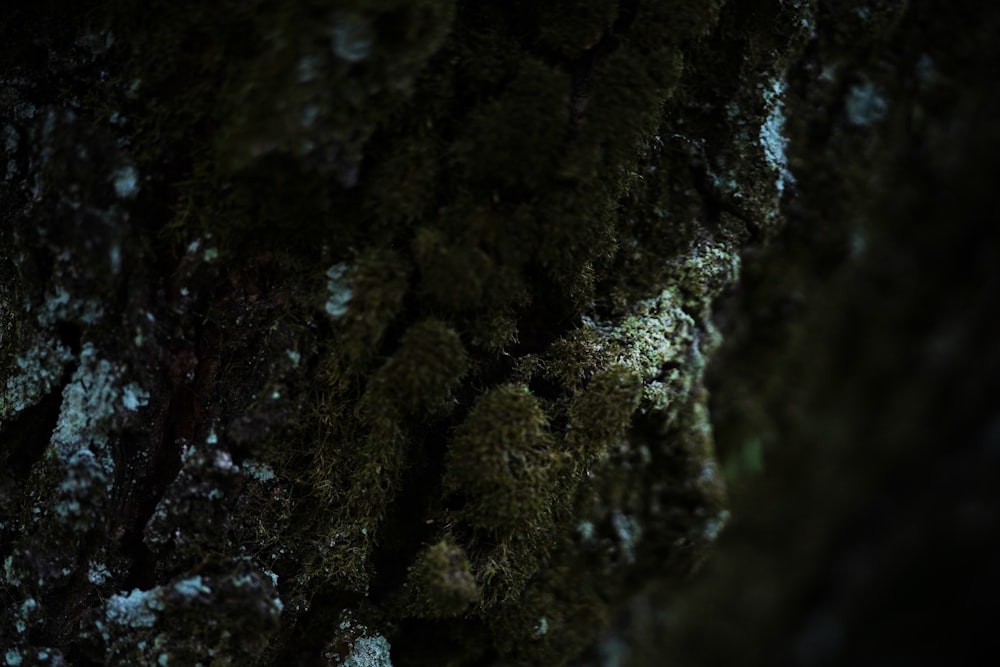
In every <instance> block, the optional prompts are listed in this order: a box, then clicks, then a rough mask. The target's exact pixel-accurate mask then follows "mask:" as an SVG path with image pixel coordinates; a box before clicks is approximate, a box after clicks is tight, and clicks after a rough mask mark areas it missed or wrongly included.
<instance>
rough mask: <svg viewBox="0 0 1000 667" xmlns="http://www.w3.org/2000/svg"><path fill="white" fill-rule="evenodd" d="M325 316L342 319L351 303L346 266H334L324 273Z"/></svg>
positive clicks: (341, 263) (351, 294) (339, 264)
mask: <svg viewBox="0 0 1000 667" xmlns="http://www.w3.org/2000/svg"><path fill="white" fill-rule="evenodd" d="M326 290H327V299H326V314H327V315H329V316H330V317H333V318H339V317H343V316H344V315H345V314H346V313H347V307H348V305H349V304H350V302H351V297H352V296H353V293H352V291H351V285H350V282H349V281H348V279H347V265H346V264H344V263H343V262H340V263H338V264H334V265H333V266H331V267H330V268H329V269H328V270H327V272H326Z"/></svg>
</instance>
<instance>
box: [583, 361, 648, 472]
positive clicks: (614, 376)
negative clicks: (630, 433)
mask: <svg viewBox="0 0 1000 667" xmlns="http://www.w3.org/2000/svg"><path fill="white" fill-rule="evenodd" d="M641 396H642V384H641V381H640V379H639V377H638V376H637V375H636V374H635V373H634V372H632V371H630V370H629V369H628V368H626V367H624V366H615V367H612V368H610V369H608V370H606V371H602V372H600V373H598V374H596V375H595V376H594V377H593V378H592V379H591V380H590V382H589V383H588V384H587V387H586V389H584V390H583V391H582V392H580V394H579V395H578V396H576V397H574V399H573V402H572V403H570V407H569V429H570V431H569V433H568V434H567V438H566V439H567V444H568V445H570V446H571V447H573V448H574V449H576V450H578V451H579V452H580V453H581V454H583V455H584V457H591V456H594V455H596V454H599V453H600V452H602V451H604V450H606V449H607V448H608V447H609V446H610V445H612V444H613V443H614V442H615V441H616V440H617V439H619V438H622V437H623V436H624V435H625V432H626V429H627V428H628V426H629V422H630V421H631V418H632V413H633V412H635V410H636V408H637V407H638V406H639V400H640V398H641ZM584 460H586V458H585V459H584Z"/></svg>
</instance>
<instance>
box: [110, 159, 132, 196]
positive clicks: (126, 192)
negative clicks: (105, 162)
mask: <svg viewBox="0 0 1000 667" xmlns="http://www.w3.org/2000/svg"><path fill="white" fill-rule="evenodd" d="M111 178H112V182H113V183H114V186H115V194H116V195H118V196H119V197H121V198H122V199H134V198H135V196H136V195H137V194H138V193H139V172H138V171H136V169H135V167H133V166H132V165H124V166H122V167H119V168H118V169H116V170H115V171H114V173H113V174H112V175H111Z"/></svg>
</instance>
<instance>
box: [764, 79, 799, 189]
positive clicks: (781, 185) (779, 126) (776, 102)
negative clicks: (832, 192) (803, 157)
mask: <svg viewBox="0 0 1000 667" xmlns="http://www.w3.org/2000/svg"><path fill="white" fill-rule="evenodd" d="M784 94H785V82H784V81H783V80H781V79H774V80H773V81H772V82H771V86H770V88H765V89H764V105H765V108H766V109H767V118H765V119H764V122H763V123H761V126H760V145H761V147H762V148H763V149H764V157H765V158H766V159H767V164H768V165H769V166H770V167H771V169H773V170H774V171H775V173H776V178H775V181H774V186H775V188H776V189H777V191H778V196H779V197H780V196H781V194H782V193H783V192H784V191H785V186H786V185H790V184H792V183H794V182H795V177H794V176H793V175H792V172H791V171H789V169H788V153H787V151H788V137H787V136H785V102H784Z"/></svg>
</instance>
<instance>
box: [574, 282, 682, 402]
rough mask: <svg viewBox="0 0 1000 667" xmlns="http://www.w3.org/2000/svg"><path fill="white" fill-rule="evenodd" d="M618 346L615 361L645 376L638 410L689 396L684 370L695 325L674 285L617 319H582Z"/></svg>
mask: <svg viewBox="0 0 1000 667" xmlns="http://www.w3.org/2000/svg"><path fill="white" fill-rule="evenodd" d="M584 325H585V326H590V327H592V328H594V329H596V330H597V331H598V332H599V333H600V335H601V336H602V337H603V338H605V339H606V341H607V344H610V345H611V346H612V349H614V350H616V351H617V359H616V361H617V362H619V363H621V364H624V365H625V366H626V367H628V368H629V369H631V370H633V371H635V372H636V373H637V374H638V375H639V376H640V377H641V378H642V380H643V393H642V403H641V404H640V410H641V411H642V412H649V411H657V412H666V411H668V409H669V408H670V407H671V405H672V404H675V402H676V401H677V399H678V398H680V397H682V396H684V395H687V394H688V393H689V392H690V389H691V386H692V380H693V378H692V376H691V374H690V373H689V372H687V370H686V368H687V367H688V366H689V360H690V359H691V357H692V354H693V351H694V348H695V346H696V345H697V340H698V335H697V332H696V328H697V325H696V323H695V321H694V319H693V318H692V317H691V315H689V314H688V313H687V312H685V310H684V308H683V306H682V300H681V298H680V296H679V295H678V293H677V290H676V288H674V287H670V288H668V289H666V290H664V291H663V292H661V293H660V294H659V295H658V296H656V297H653V298H652V299H647V300H644V301H641V302H639V303H638V304H637V305H636V307H635V308H634V310H633V313H632V314H630V315H628V316H626V317H625V318H624V319H622V320H621V321H620V322H617V323H616V322H602V321H598V320H594V319H591V318H584Z"/></svg>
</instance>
